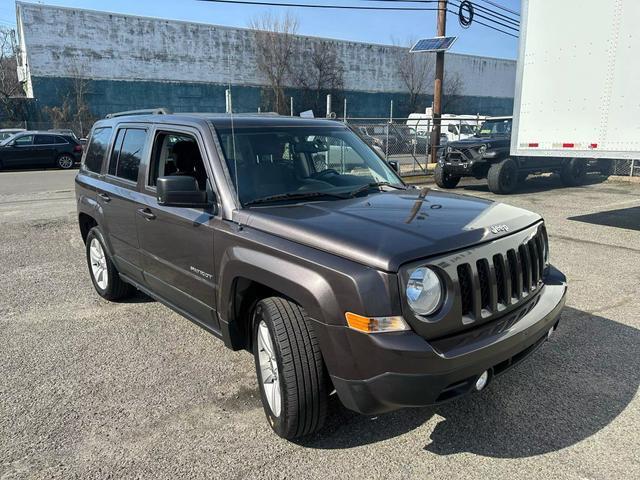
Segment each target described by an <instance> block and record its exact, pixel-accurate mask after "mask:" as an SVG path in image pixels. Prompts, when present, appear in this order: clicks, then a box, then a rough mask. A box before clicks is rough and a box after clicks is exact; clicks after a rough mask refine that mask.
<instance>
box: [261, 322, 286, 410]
mask: <svg viewBox="0 0 640 480" xmlns="http://www.w3.org/2000/svg"><path fill="white" fill-rule="evenodd" d="M258 363H259V365H260V381H261V382H262V389H263V391H264V395H265V397H266V399H267V402H268V403H269V408H271V412H273V415H274V416H276V417H279V416H280V411H281V409H282V393H281V391H280V381H279V370H278V360H277V359H276V354H275V350H274V348H273V342H272V341H271V334H270V333H269V327H267V324H266V323H265V322H264V320H261V321H260V324H259V325H258Z"/></svg>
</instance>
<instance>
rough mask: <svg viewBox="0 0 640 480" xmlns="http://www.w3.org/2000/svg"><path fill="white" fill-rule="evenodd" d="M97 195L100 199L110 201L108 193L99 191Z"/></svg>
mask: <svg viewBox="0 0 640 480" xmlns="http://www.w3.org/2000/svg"><path fill="white" fill-rule="evenodd" d="M98 196H99V197H100V198H101V199H102V200H104V201H105V202H110V201H111V197H110V196H109V195H107V194H106V193H102V192H99V193H98Z"/></svg>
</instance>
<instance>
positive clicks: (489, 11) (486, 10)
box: [362, 0, 520, 30]
mask: <svg viewBox="0 0 640 480" xmlns="http://www.w3.org/2000/svg"><path fill="white" fill-rule="evenodd" d="M362 1H367V2H385V3H387V2H390V3H419V4H424V3H434V1H433V0H362ZM450 3H453V0H450ZM472 4H473V7H474V9H476V10H480V11H481V12H483V13H486V14H491V15H495V16H496V17H497V19H494V18H491V17H487V16H485V15H483V14H481V13H477V12H475V15H476V16H478V17H480V18H484V19H485V20H488V21H491V22H494V23H496V24H498V25H502V26H504V27H506V28H512V25H513V26H520V22H519V21H518V20H516V19H514V18H512V17H509V16H507V15H504V14H502V13H500V12H498V11H495V10H492V9H490V8H487V7H484V6H482V5H477V4H476V3H475V2H472ZM453 6H454V7H460V3H459V2H458V3H457V5H456V4H454V5H453ZM456 15H457V14H456ZM502 22H507V23H509V24H511V25H507V24H505V23H502ZM512 29H513V28H512ZM513 30H516V29H513Z"/></svg>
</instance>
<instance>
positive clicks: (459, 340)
mask: <svg viewBox="0 0 640 480" xmlns="http://www.w3.org/2000/svg"><path fill="white" fill-rule="evenodd" d="M76 196H77V207H78V221H79V226H80V232H81V234H82V238H83V240H84V242H85V245H86V256H87V263H88V267H89V272H90V276H91V280H92V282H93V285H94V287H95V289H96V291H97V292H98V294H99V295H100V296H102V297H103V298H105V299H108V300H119V299H122V298H124V297H126V296H128V295H131V294H132V293H133V292H134V291H135V290H136V289H138V290H141V291H142V292H144V293H146V294H147V295H149V296H151V297H153V298H154V299H156V300H158V301H159V302H162V303H163V304H165V305H166V306H168V307H169V308H171V309H173V310H175V311H176V312H178V313H179V314H181V315H183V316H184V317H186V318H188V319H189V320H191V321H193V322H194V323H196V324H198V325H199V326H201V327H202V328H204V329H205V330H207V331H209V332H211V333H212V334H213V335H215V336H216V337H219V338H220V339H222V341H224V343H225V345H227V346H228V347H229V348H231V349H234V350H239V349H245V350H248V351H250V352H252V353H253V355H254V357H255V365H256V372H257V383H258V386H259V390H260V396H261V398H262V404H263V406H264V410H265V413H266V416H267V419H268V421H269V424H270V425H271V427H272V428H273V429H274V430H275V432H276V433H277V434H278V435H280V436H282V437H284V438H294V437H298V436H301V435H306V434H309V433H311V432H314V431H317V430H318V429H319V428H320V427H321V426H322V424H323V421H324V418H325V416H326V412H327V403H328V399H329V395H330V394H332V393H333V392H334V391H335V393H336V394H337V397H338V398H339V399H340V401H341V402H342V403H343V404H344V405H345V406H346V407H347V408H350V409H352V410H355V411H356V412H360V413H363V414H369V415H376V414H380V413H383V412H387V411H391V410H394V409H398V408H402V407H417V406H423V405H431V404H435V403H439V402H443V401H446V400H449V399H452V398H456V397H458V396H460V395H464V394H467V393H471V392H474V391H480V390H482V389H483V388H484V387H485V386H486V385H487V384H488V383H490V382H491V381H493V380H494V379H495V378H496V377H497V376H498V375H500V374H501V373H503V372H505V371H506V370H508V369H509V368H510V367H512V366H513V365H515V364H516V363H518V362H519V361H520V360H522V359H523V358H524V357H526V356H527V355H528V354H529V353H531V352H533V351H534V350H535V349H536V348H537V347H538V346H540V345H541V344H542V343H543V342H544V340H545V339H546V338H547V337H548V335H550V334H551V333H552V332H553V331H554V329H555V328H556V326H557V324H558V321H559V317H560V311H561V309H562V307H563V305H564V301H565V294H566V279H565V277H564V275H563V274H562V273H561V272H559V271H558V270H556V269H555V268H554V267H553V266H551V265H550V263H549V242H548V239H547V233H546V230H545V225H544V222H543V220H542V219H541V218H540V216H538V215H537V214H535V213H531V212H529V211H526V210H523V209H520V208H515V207H511V206H508V205H504V204H502V203H494V202H492V201H489V200H483V199H478V198H473V197H469V196H461V195H455V194H451V193H448V192H441V191H437V190H433V189H429V188H423V189H416V188H410V187H408V186H406V185H405V184H404V183H403V181H402V180H401V179H400V177H399V176H398V175H397V173H396V172H395V171H394V169H393V168H391V167H390V166H389V165H388V164H387V163H386V162H385V161H384V160H382V159H381V158H380V157H379V156H378V155H377V154H376V153H375V152H374V151H373V150H372V149H371V148H370V147H369V146H368V145H367V144H366V143H365V142H364V141H363V140H362V139H361V138H360V137H359V136H358V135H356V134H355V133H354V132H352V131H351V130H350V129H349V128H348V127H346V126H345V125H344V124H342V123H340V122H336V121H330V120H317V119H301V118H289V117H278V116H271V115H262V116H260V115H234V116H228V115H221V114H166V115H161V114H139V115H133V114H127V115H117V114H115V115H112V116H111V118H107V119H104V120H100V121H98V122H97V123H96V124H95V125H94V127H93V129H92V132H91V135H90V139H89V142H88V147H87V148H86V151H85V153H84V155H83V159H82V166H81V168H80V170H79V172H78V175H77V177H76Z"/></svg>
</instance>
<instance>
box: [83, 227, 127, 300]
mask: <svg viewBox="0 0 640 480" xmlns="http://www.w3.org/2000/svg"><path fill="white" fill-rule="evenodd" d="M86 249H87V264H88V265H89V274H90V275H91V281H92V282H93V286H94V288H95V289H96V292H98V295H100V296H101V297H102V298H105V299H107V300H112V301H113V300H120V299H123V298H126V297H129V296H131V295H132V294H133V292H134V291H135V288H134V287H133V286H132V285H130V284H128V283H126V282H125V281H124V280H122V279H121V278H120V275H119V274H118V270H117V269H116V267H115V265H114V264H113V262H112V261H111V258H109V254H108V253H107V249H106V248H105V246H104V237H103V236H102V232H101V231H100V229H99V228H98V227H93V228H92V229H91V230H89V233H88V234H87V240H86Z"/></svg>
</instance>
